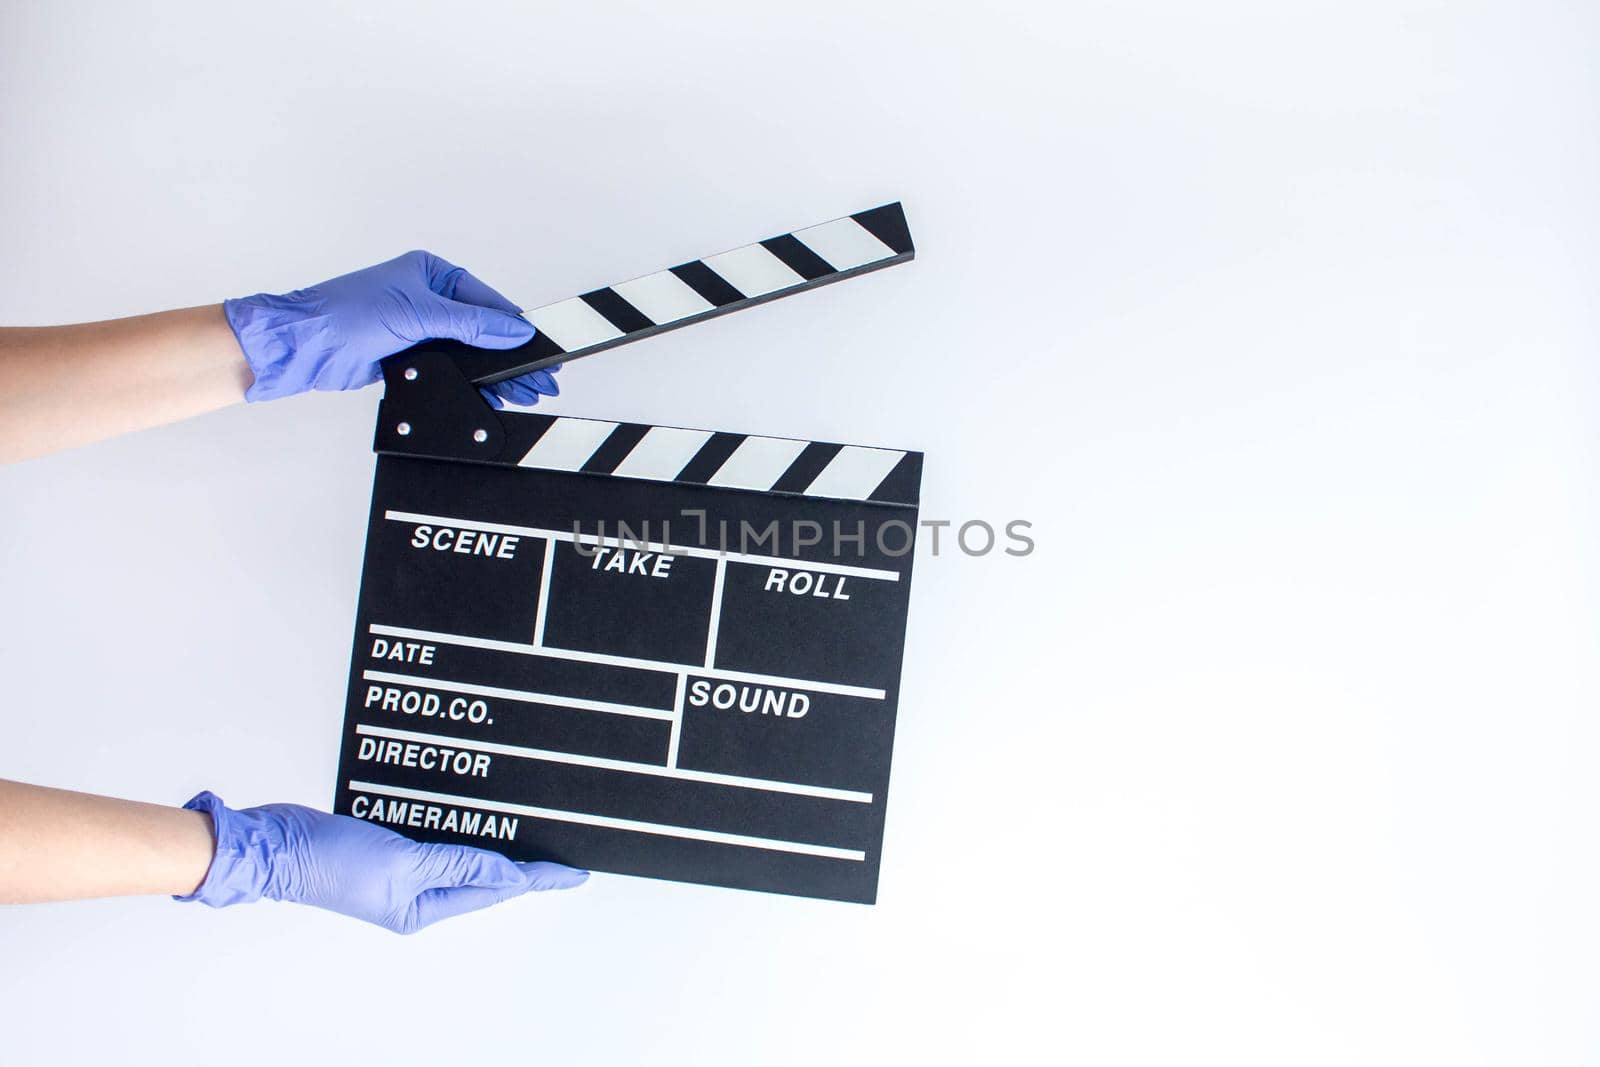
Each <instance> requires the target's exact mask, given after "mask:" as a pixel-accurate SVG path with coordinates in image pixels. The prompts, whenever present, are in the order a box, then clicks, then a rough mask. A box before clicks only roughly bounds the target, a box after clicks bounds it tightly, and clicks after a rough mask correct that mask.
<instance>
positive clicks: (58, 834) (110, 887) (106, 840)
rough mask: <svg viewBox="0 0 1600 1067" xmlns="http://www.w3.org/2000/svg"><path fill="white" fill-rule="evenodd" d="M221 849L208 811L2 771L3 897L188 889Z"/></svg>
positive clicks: (11, 900)
mask: <svg viewBox="0 0 1600 1067" xmlns="http://www.w3.org/2000/svg"><path fill="white" fill-rule="evenodd" d="M215 851H216V843H215V841H214V840H213V839H212V828H211V819H210V818H209V817H208V816H207V815H205V814H204V813H202V812H197V811H185V810H183V809H182V808H169V807H164V806H162V805H160V804H143V803H140V802H138V801H134V800H116V799H114V798H112V797H100V796H93V795H91V794H89V793H73V792H69V791H68V790H65V789H49V788H46V787H44V786H37V785H24V784H22V783H20V782H8V781H5V780H3V779H0V904H26V903H33V902H37V901H46V900H76V899H81V898H84V897H109V896H126V895H132V894H140V893H168V894H173V895H177V896H183V895H186V894H188V893H192V892H193V891H194V890H195V888H196V887H197V886H198V885H199V884H200V883H201V882H202V881H204V880H205V876H206V870H207V869H208V868H209V867H210V865H211V857H212V855H213V853H214V852H215Z"/></svg>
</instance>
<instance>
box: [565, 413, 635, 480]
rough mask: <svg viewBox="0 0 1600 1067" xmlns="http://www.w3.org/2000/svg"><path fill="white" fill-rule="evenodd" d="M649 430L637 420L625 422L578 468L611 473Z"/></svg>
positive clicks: (596, 472)
mask: <svg viewBox="0 0 1600 1067" xmlns="http://www.w3.org/2000/svg"><path fill="white" fill-rule="evenodd" d="M649 432H650V427H648V426H641V425H639V424H638V423H636V422H625V423H623V424H622V425H620V426H618V427H617V428H616V429H615V430H612V431H611V433H610V435H608V436H607V437H606V439H605V440H604V441H602V442H600V447H599V448H597V449H595V450H594V455H592V456H590V457H589V458H588V460H586V461H585V462H584V464H583V466H581V467H579V468H578V469H579V470H581V471H582V472H583V473H585V474H610V473H611V472H612V471H614V470H616V469H617V464H619V463H621V462H622V461H623V460H625V459H627V458H628V453H629V452H632V451H633V446H634V445H636V444H638V443H639V442H640V441H641V440H643V439H644V435H645V434H647V433H649Z"/></svg>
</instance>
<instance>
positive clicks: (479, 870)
mask: <svg viewBox="0 0 1600 1067" xmlns="http://www.w3.org/2000/svg"><path fill="white" fill-rule="evenodd" d="M416 847H417V850H418V851H417V855H416V871H417V879H418V880H417V883H416V886H417V889H419V890H422V889H450V888H454V887H457V886H477V887H479V888H488V889H504V888H518V887H520V886H522V884H523V883H524V882H525V881H526V880H527V875H525V874H524V873H523V872H522V869H521V868H520V867H518V866H517V865H516V864H515V863H513V862H511V861H510V860H508V859H506V858H505V857H504V856H502V855H500V853H498V852H490V851H488V850H487V849H482V848H471V847H469V846H467V845H438V844H426V845H419V846H416Z"/></svg>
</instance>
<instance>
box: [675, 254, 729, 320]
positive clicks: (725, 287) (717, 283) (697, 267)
mask: <svg viewBox="0 0 1600 1067" xmlns="http://www.w3.org/2000/svg"><path fill="white" fill-rule="evenodd" d="M672 273H674V274H676V275H677V276H678V280H679V281H681V282H683V284H685V285H687V286H688V287H689V288H691V289H693V290H694V291H695V292H697V293H699V294H700V295H701V296H702V297H704V298H705V301H706V303H708V304H712V305H714V306H716V307H719V308H720V307H727V306H728V305H729V304H737V303H739V301H741V300H743V299H744V298H745V296H744V294H743V293H741V292H740V291H739V290H737V289H735V288H734V287H733V286H731V285H729V284H728V283H727V282H726V281H724V280H723V278H722V275H720V274H718V273H717V272H716V271H714V270H712V269H711V268H710V267H708V266H706V265H705V264H704V263H702V262H700V261H699V260H698V259H697V260H694V261H693V262H691V263H683V264H679V265H678V266H676V267H673V268H672Z"/></svg>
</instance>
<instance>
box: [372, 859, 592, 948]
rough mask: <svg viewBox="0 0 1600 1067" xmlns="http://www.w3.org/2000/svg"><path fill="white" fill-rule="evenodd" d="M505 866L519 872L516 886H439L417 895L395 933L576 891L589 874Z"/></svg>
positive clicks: (559, 867)
mask: <svg viewBox="0 0 1600 1067" xmlns="http://www.w3.org/2000/svg"><path fill="white" fill-rule="evenodd" d="M467 851H477V850H475V849H471V850H467ZM490 855H494V853H490ZM499 858H501V859H504V858H505V857H503V856H502V857H499ZM506 863H508V864H509V865H510V866H511V867H512V869H513V870H515V871H516V872H517V879H516V880H515V881H514V882H512V883H510V884H507V885H457V886H436V887H434V888H432V889H425V890H423V891H422V892H420V893H418V894H417V896H416V899H414V900H413V901H412V902H411V906H410V907H409V908H408V909H407V910H406V914H405V915H403V916H402V917H401V918H400V922H399V925H398V926H397V927H396V928H395V929H397V930H398V932H400V933H402V934H411V933H416V932H417V931H418V930H421V929H423V928H424V927H427V926H432V925H433V924H434V923H436V922H438V921H439V920H440V919H450V918H453V917H455V916H457V915H465V914H467V912H469V911H478V910H480V909H482V908H487V907H488V906H489V905H491V904H499V903H500V902H501V901H504V900H510V899H511V898H512V897H517V896H521V895H522V894H524V893H537V892H543V891H545V890H549V889H573V888H576V887H577V886H580V885H582V884H583V883H584V882H586V881H588V880H589V872H588V871H580V870H577V869H576V868H573V867H567V866H564V865H563V864H560V863H544V862H534V863H511V861H510V860H506Z"/></svg>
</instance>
